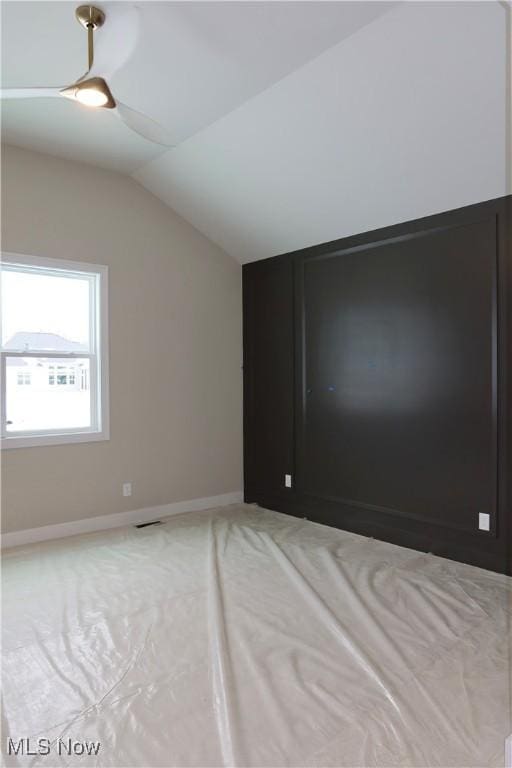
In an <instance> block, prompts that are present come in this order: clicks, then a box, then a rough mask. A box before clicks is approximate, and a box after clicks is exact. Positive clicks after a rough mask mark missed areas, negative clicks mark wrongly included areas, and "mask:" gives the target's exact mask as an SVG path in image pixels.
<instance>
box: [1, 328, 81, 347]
mask: <svg viewBox="0 0 512 768" xmlns="http://www.w3.org/2000/svg"><path fill="white" fill-rule="evenodd" d="M3 348H4V350H11V351H13V352H39V351H41V352H48V351H50V352H86V351H87V347H86V345H85V344H81V343H80V342H79V341H71V339H66V338H65V337H64V336H59V334H57V333H39V332H37V331H18V333H15V334H14V336H11V338H10V339H9V341H7V342H6V343H5V344H4V345H3Z"/></svg>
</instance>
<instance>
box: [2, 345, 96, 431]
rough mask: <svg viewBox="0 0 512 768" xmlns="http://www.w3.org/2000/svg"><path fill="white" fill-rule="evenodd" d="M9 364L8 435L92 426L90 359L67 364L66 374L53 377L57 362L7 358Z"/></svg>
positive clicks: (7, 389)
mask: <svg viewBox="0 0 512 768" xmlns="http://www.w3.org/2000/svg"><path fill="white" fill-rule="evenodd" d="M5 362H6V369H5V371H6V376H5V379H6V382H5V383H6V420H7V425H6V427H7V432H8V433H9V432H30V431H32V430H44V429H51V430H55V429H72V428H75V427H76V428H84V427H90V426H91V392H90V389H89V381H90V371H89V359H88V358H76V359H74V360H73V361H72V362H68V361H66V362H65V364H64V366H63V368H64V371H65V372H63V373H61V372H59V373H58V374H57V375H54V374H53V373H52V374H51V375H50V369H51V368H52V367H53V366H54V365H55V358H53V359H51V358H50V359H49V358H44V357H37V358H36V357H6V361H5ZM61 378H62V379H63V381H62V382H61V381H59V380H60V379H61ZM55 379H56V380H57V384H59V386H55V384H54V380H55ZM21 381H23V382H24V383H21ZM27 383H28V384H30V386H28V385H27Z"/></svg>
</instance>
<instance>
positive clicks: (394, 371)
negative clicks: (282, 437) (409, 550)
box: [296, 218, 496, 531]
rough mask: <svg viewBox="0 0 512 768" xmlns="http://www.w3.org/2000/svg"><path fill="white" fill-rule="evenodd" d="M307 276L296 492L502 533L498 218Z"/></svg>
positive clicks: (367, 250) (335, 257)
mask: <svg viewBox="0 0 512 768" xmlns="http://www.w3.org/2000/svg"><path fill="white" fill-rule="evenodd" d="M300 270H301V275H300V278H299V290H300V293H301V309H302V327H301V326H300V325H299V333H300V334H301V337H302V338H303V344H301V349H302V350H303V359H302V361H301V365H300V368H299V370H300V372H301V379H302V380H301V381H300V394H301V397H300V401H301V402H300V407H299V409H298V421H299V425H298V426H299V429H298V431H297V437H298V442H297V468H296V488H297V489H298V490H299V491H302V492H304V493H307V494H310V495H312V496H315V497H317V498H325V499H329V500H331V501H339V502H342V503H344V504H350V505H352V506H354V505H356V506H357V505H362V506H367V507H370V508H374V509H378V508H383V509H385V510H389V511H391V512H393V513H394V514H397V515H401V516H405V517H409V518H414V519H416V520H421V521H425V522H435V523H437V524H439V525H441V526H448V527H450V528H457V529H463V530H468V531H475V530H477V528H478V520H479V513H480V512H484V513H487V514H490V515H491V521H494V519H495V507H496V418H495V415H496V410H495V403H496V376H495V363H496V333H495V324H494V307H495V301H496V226H495V221H494V219H492V218H489V219H485V220H483V221H479V222H475V223H472V224H470V225H468V226H464V227H453V228H446V229H439V230H437V229H434V230H432V231H425V232H420V233H418V234H415V235H413V236H406V237H403V238H397V239H395V240H391V241H384V242H382V243H375V244H371V245H370V246H362V247H359V248H357V247H356V248H352V249H349V250H347V251H341V252H338V253H331V254H328V255H324V256H318V257H314V256H313V257H310V258H305V259H304V260H303V261H302V263H301V265H300Z"/></svg>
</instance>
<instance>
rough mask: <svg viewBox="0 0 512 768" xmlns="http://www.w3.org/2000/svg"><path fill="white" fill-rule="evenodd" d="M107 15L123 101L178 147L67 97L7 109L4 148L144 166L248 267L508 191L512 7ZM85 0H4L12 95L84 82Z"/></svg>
mask: <svg viewBox="0 0 512 768" xmlns="http://www.w3.org/2000/svg"><path fill="white" fill-rule="evenodd" d="M100 7H102V8H103V9H104V10H105V11H106V13H107V22H106V24H105V26H104V27H103V28H102V29H101V30H99V31H98V33H97V51H98V56H99V57H102V59H101V60H102V61H103V60H105V61H108V59H109V57H110V58H112V54H113V59H114V60H115V61H114V63H118V64H120V66H118V67H117V69H115V67H114V69H115V71H114V72H113V74H112V76H111V77H109V83H110V84H111V86H112V90H113V92H114V94H115V96H116V97H117V98H119V99H121V100H122V101H124V102H125V103H127V104H128V105H130V106H132V107H134V108H135V109H138V110H140V111H143V112H145V113H147V114H148V115H149V116H151V117H152V118H153V119H156V120H157V121H159V122H161V123H162V124H163V125H164V126H165V127H166V128H167V130H168V131H169V133H170V135H171V137H172V139H173V142H174V144H175V146H174V147H173V148H172V149H165V148H163V147H161V146H159V145H153V144H151V143H149V142H147V141H145V140H144V139H142V138H140V137H139V136H137V135H136V134H132V133H131V132H130V131H129V130H128V129H127V128H126V127H125V126H124V125H123V124H122V123H121V122H120V121H118V120H115V119H113V118H112V115H109V114H108V113H107V112H102V111H101V110H97V111H92V110H87V109H86V108H83V107H81V106H79V105H77V104H75V103H72V102H68V101H66V100H64V99H62V100H58V99H30V100H23V101H18V100H16V101H9V102H8V101H4V102H2V134H3V140H4V141H6V142H8V143H14V144H18V145H20V146H25V147H29V148H33V149H38V150H40V151H44V152H49V153H51V154H55V155H61V156H64V157H70V158H73V159H81V160H84V161H86V162H92V163H95V164H97V165H101V166H105V167H109V168H113V169H115V170H119V171H121V172H125V173H131V174H132V175H133V176H134V178H136V179H137V180H138V181H139V182H140V183H142V184H144V186H146V187H147V188H148V189H149V190H150V191H152V192H153V193H154V194H156V195H157V196H158V197H160V198H161V199H162V200H164V201H165V202H166V203H168V204H169V205H170V206H171V207H172V208H174V209H175V210H176V211H178V213H180V214H181V215H182V216H183V217H184V218H186V219H187V220H189V221H190V222H191V223H192V224H193V225H194V226H196V227H197V228H198V229H199V230H201V231H202V232H203V233H204V234H206V235H207V236H208V237H210V238H211V239H212V240H214V241H215V242H217V243H218V244H219V245H221V246H222V247H223V248H224V249H225V250H226V251H228V252H229V253H230V254H232V255H233V256H234V257H235V258H237V259H238V260H239V261H242V262H244V261H251V260H254V259H259V258H264V257H266V256H271V255H274V254H276V253H280V252H284V251H289V250H293V249H296V248H301V247H305V246H308V245H312V244H314V243H317V242H325V241H327V240H331V239H335V238H338V237H342V236H344V235H348V234H353V233H355V232H358V231H365V230H368V229H372V228H375V227H379V226H385V225H387V224H392V223H395V222H398V221H404V220H406V219H409V218H416V217H418V216H422V215H426V214H429V213H434V212H437V211H440V210H446V209H448V208H453V207H457V206H459V205H465V204H468V203H471V202H477V201H479V200H483V199H488V198H490V197H496V196H500V195H502V194H506V192H507V190H508V189H509V188H508V187H507V184H508V183H509V178H507V163H508V162H509V155H507V152H509V151H510V146H509V143H508V144H507V142H510V139H509V134H508V132H509V130H510V123H507V120H509V119H510V117H509V115H507V111H506V110H507V107H508V106H509V102H507V99H506V92H507V87H510V81H508V82H507V77H510V73H509V71H508V70H507V67H509V66H510V62H508V61H507V38H506V35H507V13H510V12H509V11H507V10H506V8H505V6H504V4H503V3H500V2H493V1H491V2H482V3H480V2H455V3H448V2H446V3H422V2H405V3H387V2H368V3H365V2H346V3H345V2H183V3H170V2H142V3H139V4H137V5H134V4H128V3H124V2H112V3H100ZM74 9H75V3H69V2H67V1H65V2H54V3H47V2H35V3H32V2H4V3H3V7H2V20H3V24H2V85H3V87H8V86H34V85H64V84H67V83H69V82H70V81H73V80H75V79H76V78H77V77H79V76H80V75H81V74H83V72H84V70H85V62H86V41H85V33H84V32H83V30H82V29H81V27H80V26H79V25H78V24H77V22H76V21H75V19H74ZM127 19H128V21H127ZM128 22H129V23H128ZM109 25H110V26H109ZM123 25H124V26H123ZM126 29H127V30H128V31H129V34H125V33H124V32H123V34H120V33H119V30H126ZM116 30H117V36H116Z"/></svg>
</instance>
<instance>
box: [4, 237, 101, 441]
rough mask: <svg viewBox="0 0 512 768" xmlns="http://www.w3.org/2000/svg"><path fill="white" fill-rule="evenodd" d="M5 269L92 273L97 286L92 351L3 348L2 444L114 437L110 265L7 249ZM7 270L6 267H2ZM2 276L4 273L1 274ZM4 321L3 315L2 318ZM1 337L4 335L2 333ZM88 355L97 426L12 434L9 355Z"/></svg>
mask: <svg viewBox="0 0 512 768" xmlns="http://www.w3.org/2000/svg"><path fill="white" fill-rule="evenodd" d="M1 269H14V270H16V271H25V272H39V271H40V270H44V273H45V274H49V275H51V274H53V275H56V276H60V277H73V276H76V277H82V278H83V277H87V278H89V279H90V280H91V285H92V287H93V290H91V291H90V292H89V296H90V306H89V323H90V329H89V335H90V349H89V351H88V352H48V351H46V350H45V351H42V350H38V351H33V352H30V351H29V352H27V351H24V350H19V351H12V352H11V351H9V350H5V351H4V350H3V349H2V348H0V410H1V419H0V421H1V448H2V450H5V449H9V448H32V447H36V446H43V445H62V444H65V443H89V442H95V441H98V440H109V439H110V414H109V377H108V364H109V351H108V337H109V334H108V267H106V266H103V265H100V264H87V263H85V262H82V261H65V260H64V259H49V258H46V257H41V256H26V255H22V254H19V253H5V252H3V253H2V264H1ZM0 271H1V270H0ZM0 277H1V275H0ZM0 320H1V318H0ZM0 340H1V336H0ZM8 357H38V358H41V357H44V358H50V359H51V358H59V359H60V360H62V359H63V358H69V359H70V360H72V359H73V358H88V359H89V366H90V392H91V422H92V423H91V426H90V427H84V428H82V427H73V428H70V429H55V430H52V429H45V430H33V431H30V432H26V431H23V432H11V431H9V432H7V424H6V408H5V406H6V358H8Z"/></svg>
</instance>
